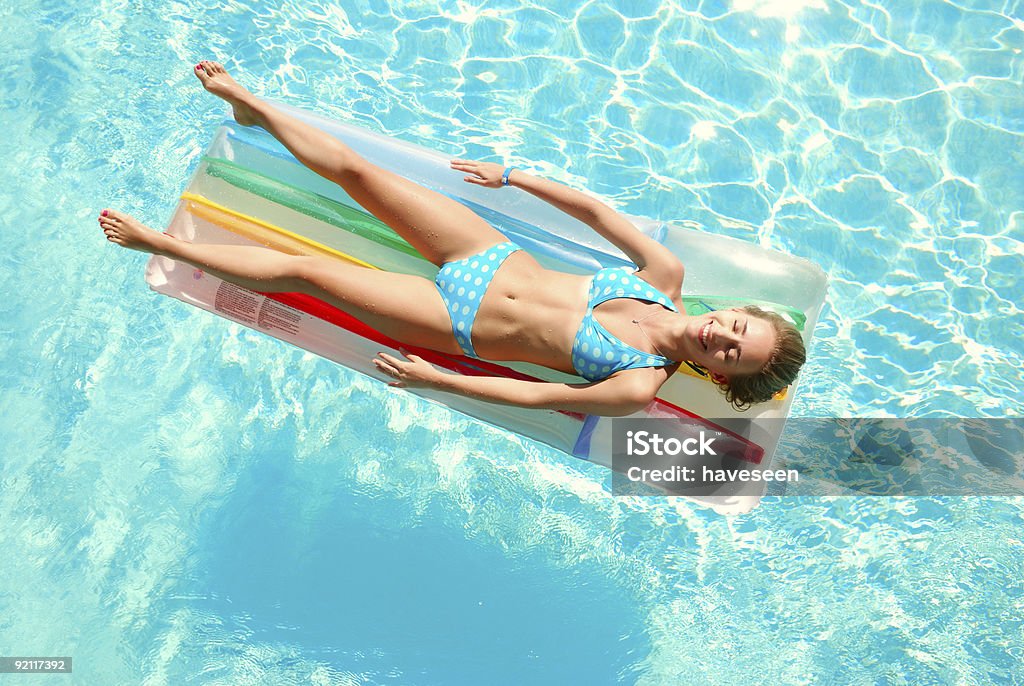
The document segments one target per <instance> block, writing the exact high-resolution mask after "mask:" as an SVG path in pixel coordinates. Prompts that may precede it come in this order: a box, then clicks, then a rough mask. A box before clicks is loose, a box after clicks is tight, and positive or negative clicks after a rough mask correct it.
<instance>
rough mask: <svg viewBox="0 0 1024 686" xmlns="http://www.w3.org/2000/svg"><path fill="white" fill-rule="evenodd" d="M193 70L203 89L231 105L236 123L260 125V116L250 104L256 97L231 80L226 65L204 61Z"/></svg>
mask: <svg viewBox="0 0 1024 686" xmlns="http://www.w3.org/2000/svg"><path fill="white" fill-rule="evenodd" d="M192 70H193V71H194V72H195V74H196V76H197V77H198V78H199V80H200V81H202V82H203V88H205V89H206V90H208V91H210V92H211V93H213V94H214V95H216V96H217V97H218V98H222V99H224V100H225V101H227V103H228V104H229V105H231V109H232V111H233V112H234V115H235V121H237V122H238V123H239V124H241V125H242V126H256V125H258V124H259V123H260V117H259V115H258V114H256V110H254V109H253V107H252V105H251V104H250V103H252V102H253V101H255V99H256V96H254V95H253V94H252V93H250V92H249V91H247V90H246V89H245V88H242V86H240V85H239V84H238V82H237V81H235V80H234V79H233V78H231V75H230V74H228V72H227V70H225V69H224V65H222V64H220V63H219V62H211V61H209V60H203V61H202V62H200V63H199V64H197V65H196V66H194V67H192Z"/></svg>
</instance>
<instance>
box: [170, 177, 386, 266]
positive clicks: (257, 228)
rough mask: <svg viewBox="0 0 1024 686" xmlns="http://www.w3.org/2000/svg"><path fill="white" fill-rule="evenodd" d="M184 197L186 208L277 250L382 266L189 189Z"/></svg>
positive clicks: (223, 227) (198, 215)
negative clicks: (238, 210) (225, 205)
mask: <svg viewBox="0 0 1024 686" xmlns="http://www.w3.org/2000/svg"><path fill="white" fill-rule="evenodd" d="M181 199H182V200H184V201H186V203H187V205H186V210H187V211H188V213H189V214H192V215H194V216H196V217H199V218H200V219H204V220H206V221H208V222H210V223H211V224H216V225H217V226H219V227H221V228H222V229H226V230H228V231H230V232H231V233H234V234H238V235H239V236H242V237H244V238H248V239H250V240H253V241H256V242H257V243H262V244H263V245H266V246H267V247H270V248H274V249H275V250H279V251H281V252H285V253H290V254H293V255H321V256H323V257H331V258H334V259H340V260H344V261H345V262H351V263H352V264H357V265H359V266H360V267H366V268H368V269H378V270H379V269H380V267H377V266H375V265H372V264H370V263H369V262H364V261H363V260H361V259H359V258H358V257H353V256H352V255H349V254H347V253H343V252H341V251H340V250H335V249H334V248H331V247H328V246H326V245H324V244H323V243H318V242H316V241H314V240H310V239H309V238H306V237H305V236H300V235H299V234H297V233H292V232H291V231H288V230H287V229H282V228H281V227H280V226H275V225H273V224H271V223H269V222H265V221H263V220H262V219H257V218H256V217H251V216H249V215H247V214H242V213H241V212H236V211H235V210H232V209H230V208H227V207H224V206H223V205H220V204H218V203H215V202H214V201H212V200H210V199H209V198H206V197H203V196H202V195H198V194H196V193H187V192H186V193H182V194H181Z"/></svg>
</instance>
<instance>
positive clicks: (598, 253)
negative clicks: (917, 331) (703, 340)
mask: <svg viewBox="0 0 1024 686" xmlns="http://www.w3.org/2000/svg"><path fill="white" fill-rule="evenodd" d="M281 107H282V108H283V109H285V110H287V111H288V112H290V113H292V114H294V115H296V116H298V117H300V118H301V119H303V120H304V121H306V122H308V123H310V124H312V125H314V126H317V127H319V128H321V129H323V130H325V131H327V132H328V133H330V134H332V135H334V136H337V137H338V138H340V139H341V140H343V141H345V143H347V144H348V145H350V146H351V147H352V148H354V149H355V150H356V151H357V152H359V153H360V154H361V155H363V156H365V157H366V158H367V159H369V160H370V161H372V162H374V163H376V164H378V165H380V166H382V167H385V168H387V169H390V170H391V171H394V172H396V173H399V174H402V175H403V176H405V177H407V178H410V179H412V180H413V181H416V182H418V183H420V184H423V185H425V186H428V187H430V188H432V189H434V190H436V191H439V192H441V193H444V194H446V195H448V196H449V197H452V198H454V199H456V200H458V201H459V202H462V203H463V204H465V205H467V206H468V207H470V208H471V209H473V210H474V211H476V212H477V213H478V214H480V215H481V216H482V217H483V218H484V219H485V220H487V221H488V222H490V223H491V224H492V225H493V226H495V227H496V228H497V229H499V230H500V231H502V232H503V233H504V234H505V235H507V236H508V237H509V238H510V239H511V240H513V241H515V242H516V243H518V244H519V245H520V246H522V247H523V248H524V249H526V250H527V251H529V252H530V253H531V254H532V255H533V256H534V257H535V258H536V259H537V260H538V261H539V262H540V263H541V264H542V265H544V266H545V267H549V268H552V269H560V270H563V271H567V272H573V273H579V274H587V273H592V272H595V271H597V270H598V269H600V268H602V267H615V266H622V267H628V266H631V263H629V262H628V261H627V260H626V259H625V258H624V257H623V255H622V254H621V252H619V251H618V250H617V249H616V248H614V247H613V246H611V245H610V244H609V243H607V242H606V241H605V240H604V239H603V238H601V237H600V236H598V235H597V234H596V233H595V232H594V231H593V230H592V229H590V228H589V227H588V226H586V225H585V224H582V223H581V222H578V221H576V220H574V219H572V218H570V217H568V216H567V215H565V214H563V213H561V212H559V211H558V210H556V209H555V208H553V207H551V206H549V205H547V204H546V203H544V202H542V201H540V200H538V199H536V198H534V197H532V196H530V195H529V194H527V193H524V192H521V191H518V190H514V189H501V190H493V189H485V188H480V187H477V186H474V185H471V184H467V183H465V182H464V181H463V180H462V178H463V174H462V173H460V172H456V171H453V170H451V169H450V168H449V166H448V162H449V157H447V156H444V155H442V154H440V153H438V152H435V151H431V150H428V149H425V148H422V147H419V146H416V145H412V144H409V143H405V142H402V141H400V140H396V139H394V138H389V137H387V136H382V135H379V134H375V133H372V132H370V131H367V130H365V129H362V128H359V127H356V126H352V125H348V124H344V123H340V122H337V121H332V120H329V119H325V118H322V117H319V116H317V115H314V114H311V113H308V112H305V111H302V110H298V109H295V108H292V107H288V106H283V105H282V106H281ZM629 219H630V220H631V221H632V222H633V223H634V224H635V225H636V226H637V227H638V228H639V229H640V230H642V231H644V232H645V233H647V234H648V235H650V236H652V237H653V238H654V239H655V240H658V241H659V242H661V243H662V244H664V245H665V246H666V247H668V248H669V249H670V250H672V252H673V253H675V254H676V255H678V256H679V257H680V259H681V260H682V261H683V263H684V264H685V265H686V281H685V283H684V286H683V287H684V302H685V305H686V309H687V312H688V313H690V314H700V313H701V312H705V311H707V310H709V309H720V308H728V307H733V306H736V305H744V304H751V303H752V304H758V305H760V306H762V307H765V308H768V309H773V310H774V311H776V312H779V313H780V314H782V315H783V316H784V317H786V318H787V319H789V320H790V321H792V322H793V323H794V324H796V325H797V326H798V327H799V328H800V329H801V330H802V331H803V333H804V339H805V342H806V343H807V344H808V345H809V344H810V334H811V332H812V331H813V329H814V323H815V321H816V319H817V317H818V314H819V312H820V310H821V307H822V305H823V303H824V297H825V291H826V287H827V284H826V279H825V275H824V274H823V273H822V271H821V270H820V269H819V268H818V267H816V266H815V265H813V264H811V263H809V262H807V261H804V260H801V259H797V258H794V257H791V256H788V255H785V254H782V253H779V252H775V251H770V250H766V249H764V248H761V247H758V246H755V245H752V244H749V243H745V242H743V241H738V240H735V239H731V238H724V237H721V236H715V235H711V234H708V233H704V232H701V231H696V230H690V229H683V228H680V227H677V226H671V225H667V224H664V223H662V222H656V221H652V220H649V219H643V218H638V217H629ZM167 233H169V234H171V235H174V236H176V237H179V238H182V239H185V240H188V241H192V242H197V243H232V244H242V245H244V244H252V245H263V246H267V247H271V248H274V249H277V250H281V251H284V252H288V253H292V254H315V255H322V256H326V257H329V258H331V259H336V260H341V261H349V262H354V263H357V264H360V265H363V266H367V267H370V268H375V269H385V270H389V271H399V272H405V273H408V274H418V275H421V276H424V277H428V278H431V279H432V278H433V276H434V274H435V273H436V272H437V267H435V266H434V265H433V264H431V263H430V262H428V261H427V260H426V259H424V258H423V257H422V256H421V255H420V254H419V253H417V252H416V250H415V249H413V248H412V247H411V246H410V245H409V244H408V243H406V242H405V241H404V240H403V239H402V238H401V237H400V236H398V235H397V234H396V233H395V232H393V231H392V230H391V229H390V228H388V227H387V226H385V225H384V224H383V223H381V222H380V221H378V220H377V219H376V218H374V217H373V216H372V215H370V214H368V213H367V212H365V211H364V210H363V209H361V208H360V207H359V205H358V204H357V203H356V202H355V201H353V200H352V199H351V198H350V197H348V195H347V194H346V193H345V192H344V191H343V190H342V189H341V188H340V187H338V186H337V185H335V184H333V183H331V182H329V181H327V180H326V179H323V178H321V177H319V176H317V175H316V174H314V173H313V172H311V171H309V170H308V169H306V168H305V167H304V166H302V165H301V164H300V163H299V162H298V161H297V160H296V159H295V158H294V157H293V156H292V155H291V153H289V152H288V151H287V150H286V149H285V148H284V147H283V146H281V145H280V144H279V143H278V142H277V141H276V140H274V139H273V138H272V137H271V136H270V135H269V134H267V133H265V132H264V131H262V130H261V129H256V128H245V127H240V126H238V125H237V124H235V123H234V122H233V121H225V123H224V124H223V125H222V126H221V127H220V128H219V129H218V130H217V132H216V135H215V136H214V139H213V142H212V143H211V144H210V146H209V148H208V149H207V151H206V154H205V155H204V156H203V158H202V160H201V163H200V164H199V167H198V168H197V170H196V172H195V174H194V175H193V176H192V179H191V181H190V182H189V184H188V186H187V188H186V189H185V192H184V193H183V194H182V196H181V199H180V202H179V204H178V207H177V209H176V211H175V212H174V215H173V217H172V218H171V221H170V224H169V226H168V227H167ZM146 281H147V283H148V284H149V286H150V287H151V288H152V289H153V290H155V291H157V292H159V293H163V294H166V295H170V296H173V297H175V298H178V299H180V300H182V301H184V302H186V303H189V304H191V305H195V306H197V307H200V308H202V309H204V310H208V311H210V312H214V313H216V314H218V315H220V316H222V317H225V318H227V319H230V320H233V321H235V322H238V323H241V324H244V325H246V326H249V327H252V328H254V329H257V330H259V331H262V332H264V333H267V334H269V335H271V336H274V337H276V338H279V339H281V340H284V341H288V342H289V343H292V344H294V345H297V346H300V347H302V348H304V349H306V350H309V351H310V352H313V353H315V354H317V355H320V356H322V357H325V358H327V359H330V360H333V361H335V362H337V363H339V364H343V365H345V366H346V367H349V368H351V369H354V370H357V371H359V372H362V373H364V374H367V375H369V376H372V377H375V378H378V379H381V380H384V381H389V380H390V379H385V378H384V377H383V375H382V374H381V373H380V372H378V371H377V370H376V368H375V367H374V366H373V364H372V360H373V358H374V356H375V355H376V353H377V352H378V351H381V350H384V351H389V352H393V353H394V354H396V355H397V354H398V353H397V348H398V347H399V342H398V341H394V340H391V339H389V338H387V337H386V336H384V335H382V334H381V333H379V332H377V331H375V330H374V329H372V328H370V327H368V326H366V325H365V324H363V323H362V322H360V321H358V320H356V319H354V318H353V317H351V316H350V315H348V314H346V313H344V312H342V311H340V310H337V309H335V308H333V307H330V306H329V305H327V304H325V303H323V302H321V301H319V300H316V299H314V298H311V297H309V296H306V295H302V294H295V293H274V294H260V293H254V292H251V291H248V290H246V289H243V288H241V287H238V286H236V285H234V284H231V283H227V282H223V281H220V280H219V279H216V278H215V277H213V276H211V275H209V274H205V273H203V272H201V271H199V270H196V269H194V268H193V267H191V266H189V265H186V264H184V263H178V262H174V261H172V260H170V259H167V258H164V257H156V256H155V257H153V258H152V259H151V260H150V261H149V263H148V265H147V268H146ZM403 346H404V347H405V348H407V349H409V350H411V351H413V352H416V353H417V354H420V355H421V356H422V357H424V358H425V359H427V360H429V361H430V362H432V363H434V364H436V365H438V366H440V367H443V368H445V369H447V370H449V371H451V372H456V373H460V374H490V375H501V376H508V377H513V378H521V379H541V380H545V381H563V382H570V383H578V382H581V381H582V379H580V378H579V377H576V376H573V375H570V374H566V373H562V372H558V371H553V370H550V369H547V368H545V367H539V366H536V365H531V364H527V363H509V362H501V363H491V362H487V361H483V360H479V359H474V358H468V357H462V356H457V355H447V354H441V353H437V352H434V351H430V350H424V349H420V348H416V347H415V346H409V345H405V344H403ZM411 392H414V393H417V394H419V395H422V396H425V397H427V398H430V399H432V400H435V401H438V402H441V403H443V404H444V405H447V406H448V407H450V408H452V409H454V410H457V411H459V412H463V413H465V414H467V415H470V416H472V417H475V418H477V419H480V420H483V421H486V422H489V423H490V424H493V425H495V426H499V427H503V428H505V429H508V430H510V431H514V432H516V433H519V434H521V435H523V436H527V437H529V438H532V439H534V440H537V441H541V442H543V443H546V444H548V445H551V446H554V447H555V448H558V449H559V450H562V451H564V452H566V453H568V454H570V455H573V456H575V457H578V458H581V459H585V460H590V461H593V462H596V463H599V464H603V465H606V466H611V443H612V438H611V427H612V421H613V420H612V419H611V418H608V417H597V416H588V415H583V414H580V413H574V412H562V411H553V410H537V409H527V408H519V407H511V406H505V405H497V404H491V403H486V402H480V401H475V400H471V399H469V398H466V397H463V396H459V395H455V394H451V393H444V392H440V391H429V390H421V389H415V390H413V391H411ZM795 393H796V389H795V388H789V389H787V390H786V391H785V392H784V393H781V394H780V395H779V396H777V397H776V399H774V400H773V401H771V402H769V403H764V404H762V405H758V406H755V407H754V408H753V409H751V410H750V411H748V412H746V413H742V415H741V414H740V413H737V412H736V411H735V410H733V409H732V407H731V406H730V405H729V404H728V403H726V402H725V400H724V397H723V396H722V394H721V393H720V392H719V391H718V389H717V388H716V387H715V386H714V385H713V384H712V383H711V382H709V381H708V380H707V379H705V378H703V377H702V375H701V373H700V370H699V369H698V368H688V367H687V366H686V365H683V366H682V367H681V371H680V372H678V373H676V374H675V375H674V376H673V378H672V379H670V380H669V381H668V382H667V383H666V384H665V385H664V386H663V387H662V390H661V393H660V395H659V397H658V398H656V399H655V400H654V401H653V402H652V403H650V405H649V406H648V407H647V408H646V409H645V410H644V411H642V412H640V413H637V414H636V415H633V417H637V418H643V417H651V418H655V417H657V418H679V419H686V420H688V421H693V420H695V419H697V420H699V421H704V422H707V423H708V425H709V426H713V427H715V426H719V425H720V423H721V421H720V420H728V419H730V418H733V419H735V418H737V417H740V416H742V417H743V418H746V419H753V418H757V419H760V418H784V417H785V416H786V415H787V413H788V410H789V407H790V405H791V404H792V402H793V398H794V395H795ZM703 418H707V419H703ZM773 426H778V427H779V428H778V429H777V430H774V431H772V432H770V433H769V434H765V432H764V431H759V432H758V433H757V437H756V440H755V439H753V438H749V437H744V438H743V439H742V440H744V441H745V442H746V444H747V446H748V449H747V450H746V451H745V453H744V455H745V457H744V459H745V460H746V461H747V462H749V463H750V465H749V466H750V467H751V468H755V469H764V468H767V466H768V464H769V463H770V461H771V457H772V454H773V453H774V451H775V448H776V444H777V443H778V440H779V436H780V434H781V427H782V422H777V423H773ZM763 489H764V483H763V482H745V483H731V484H724V485H723V486H722V489H721V491H719V492H716V493H715V494H714V495H713V496H710V497H701V498H699V500H701V501H702V502H704V503H706V504H709V505H711V506H713V507H715V509H717V510H719V511H726V512H738V511H746V510H749V509H750V508H751V507H753V506H754V505H755V504H756V503H757V501H758V499H759V498H760V496H761V494H762V493H763Z"/></svg>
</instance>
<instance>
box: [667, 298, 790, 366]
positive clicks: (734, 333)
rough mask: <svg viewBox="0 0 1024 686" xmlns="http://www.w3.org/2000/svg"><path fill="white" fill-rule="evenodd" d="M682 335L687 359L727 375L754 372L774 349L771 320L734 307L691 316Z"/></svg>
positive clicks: (773, 331)
mask: <svg viewBox="0 0 1024 686" xmlns="http://www.w3.org/2000/svg"><path fill="white" fill-rule="evenodd" d="M684 337H685V341H684V343H685V345H686V347H687V349H689V350H690V351H691V353H690V355H691V356H690V357H689V359H690V361H691V362H696V363H697V364H699V365H701V366H702V367H704V368H706V369H707V370H708V371H709V372H711V373H712V374H719V375H722V376H725V377H727V378H728V377H733V376H746V375H750V374H757V373H758V372H760V371H761V370H762V369H764V366H765V365H766V364H768V360H769V359H770V358H771V354H772V351H773V350H774V349H775V329H774V328H773V327H772V325H771V323H770V322H768V321H766V320H764V319H762V318H760V317H758V316H756V315H752V314H748V313H747V312H744V311H743V310H738V309H732V310H719V311H717V312H709V313H708V314H706V315H701V316H699V317H694V318H693V319H692V320H690V321H689V322H688V323H687V325H686V330H685V333H684Z"/></svg>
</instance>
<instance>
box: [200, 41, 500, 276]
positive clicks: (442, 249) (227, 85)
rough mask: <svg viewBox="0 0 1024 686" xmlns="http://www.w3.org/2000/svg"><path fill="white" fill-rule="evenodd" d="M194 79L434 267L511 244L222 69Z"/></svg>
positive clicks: (205, 65) (207, 69)
mask: <svg viewBox="0 0 1024 686" xmlns="http://www.w3.org/2000/svg"><path fill="white" fill-rule="evenodd" d="M195 73H196V76H197V77H198V78H199V80H200V81H202V83H203V86H204V87H205V88H206V90H208V91H210V92H211V93H213V94H214V95H217V96H218V97H221V98H223V99H224V100H226V101H227V102H228V103H230V104H231V106H232V108H233V110H234V114H235V120H236V121H237V122H238V123H239V124H242V125H243V126H253V125H256V126H260V127H261V128H263V129H265V130H266V131H268V132H269V133H270V134H271V135H273V136H274V137H275V138H276V139H277V140H279V141H281V143H283V144H284V146H285V147H286V148H288V149H289V150H291V152H292V154H294V155H295V157H297V158H298V159H299V161H301V162H302V163H303V164H304V165H306V166H307V167H309V168H310V169H312V170H313V171H314V172H316V173H317V174H319V175H321V176H323V177H325V178H327V179H330V180H331V181H334V182H335V183H337V184H338V185H340V186H341V187H342V188H344V189H345V191H346V192H347V193H348V194H349V195H350V196H352V198H353V199H354V200H355V201H356V202H358V203H359V204H360V205H362V206H363V207H364V208H365V209H366V210H367V211H369V212H371V213H372V214H373V215H374V216H376V217H377V218H378V219H380V220H381V221H382V222H384V223H385V224H387V225H388V226H390V227H391V228H392V229H394V230H395V231H396V232H397V233H399V234H400V235H401V236H402V237H403V238H405V239H406V240H407V241H409V243H410V244H412V246H413V247H414V248H416V250H418V251H419V252H420V254H422V255H423V256H424V257H426V258H427V259H428V260H430V261H431V262H433V263H434V264H436V265H441V264H443V263H445V262H451V261H452V260H457V259H461V258H463V257H469V256H470V255H475V254H476V253H478V252H481V251H483V250H486V249H487V248H489V247H491V246H492V245H494V244H495V243H501V242H503V241H505V240H507V238H505V236H504V235H503V234H502V233H501V232H500V231H498V230H497V229H495V228H494V227H492V226H491V225H490V224H488V223H487V222H485V221H484V220H483V219H482V218H480V217H479V216H478V215H477V214H475V213H474V212H473V211H472V210H470V209H469V208H468V207H466V206H464V205H462V204H460V203H458V202H456V201H454V200H452V199H451V198H448V197H446V196H444V195H441V194H440V193H436V192H434V191H432V190H429V189H427V188H424V187H422V186H420V185H419V184H416V183H413V182H412V181H409V180H408V179H405V178H402V177H401V176H399V175H397V174H394V173H392V172H389V171H387V170H385V169H382V168H381V167H378V166H377V165H375V164H372V163H370V162H368V161H367V160H366V159H365V158H363V157H361V156H360V155H359V154H358V153H356V152H355V151H354V150H352V148H350V147H349V146H347V145H345V144H344V143H342V142H341V141H340V140H338V139H337V138H335V137H334V136H331V135H330V134H327V133H325V132H323V131H321V130H320V129H318V128H316V127H315V126H310V125H309V124H306V123H305V122H302V121H300V120H298V119H296V118H295V117H292V116H290V115H287V114H285V113H284V112H281V111H280V110H278V109H277V108H275V107H273V106H272V105H270V104H269V103H266V102H264V101H262V100H260V99H259V98H257V97H256V96H254V95H253V94H252V93H250V92H249V91H248V90H246V89H245V88H243V87H242V86H240V85H239V84H238V82H236V81H235V80H234V79H233V78H231V76H229V75H228V73H227V72H226V71H225V70H224V67H222V66H221V65H220V64H218V63H216V62H208V61H205V62H201V63H200V64H198V65H196V67H195Z"/></svg>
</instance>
